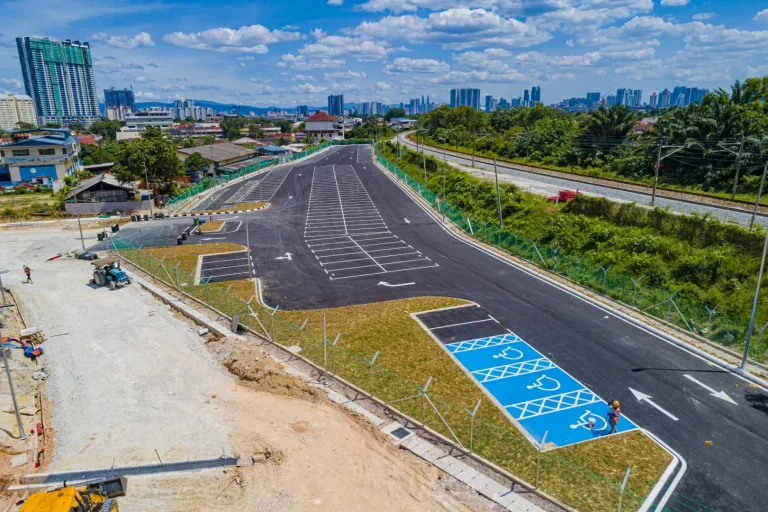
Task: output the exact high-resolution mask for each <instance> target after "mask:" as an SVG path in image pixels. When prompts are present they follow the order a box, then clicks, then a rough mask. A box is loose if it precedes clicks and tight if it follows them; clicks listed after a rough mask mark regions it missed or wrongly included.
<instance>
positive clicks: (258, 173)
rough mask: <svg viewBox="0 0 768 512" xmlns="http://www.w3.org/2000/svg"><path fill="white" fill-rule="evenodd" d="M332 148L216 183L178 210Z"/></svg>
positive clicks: (177, 215)
mask: <svg viewBox="0 0 768 512" xmlns="http://www.w3.org/2000/svg"><path fill="white" fill-rule="evenodd" d="M331 148H333V145H330V146H328V147H325V148H323V149H321V150H319V151H315V152H314V153H312V154H311V155H307V156H305V157H304V158H300V159H298V160H292V161H290V162H284V163H281V164H277V165H274V166H267V167H265V168H263V169H259V170H258V171H256V172H252V173H250V174H246V175H244V176H240V177H239V178H235V179H234V180H232V181H228V182H226V183H221V184H219V185H216V186H215V187H213V188H210V189H208V190H204V191H202V192H200V193H199V194H197V195H196V196H193V197H190V198H189V201H187V204H185V205H184V206H182V207H180V208H179V210H178V211H185V210H190V209H191V208H192V207H193V206H194V205H196V204H199V203H200V202H201V201H202V200H203V199H205V198H206V197H208V196H209V195H211V194H213V193H214V192H218V191H219V190H221V189H223V188H226V187H229V186H231V185H236V184H238V183H240V182H241V181H245V180H247V179H251V178H253V177H254V176H258V175H260V174H262V173H263V172H264V171H270V170H273V169H278V168H280V167H285V166H286V165H295V164H296V162H302V161H304V160H305V159H307V158H312V157H314V156H316V155H319V154H320V153H323V152H325V151H327V150H329V149H331ZM193 201H194V204H192V202H193ZM248 211H256V210H248ZM238 213H239V212H238ZM169 216H170V217H179V216H183V214H171V215H169Z"/></svg>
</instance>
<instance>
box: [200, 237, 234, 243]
mask: <svg viewBox="0 0 768 512" xmlns="http://www.w3.org/2000/svg"><path fill="white" fill-rule="evenodd" d="M226 239H227V237H225V236H212V237H210V238H201V239H200V240H202V241H203V242H205V241H207V240H226Z"/></svg>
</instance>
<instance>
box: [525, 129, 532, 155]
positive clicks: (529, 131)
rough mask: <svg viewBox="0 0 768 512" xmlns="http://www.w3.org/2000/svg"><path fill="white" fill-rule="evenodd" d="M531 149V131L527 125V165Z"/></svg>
mask: <svg viewBox="0 0 768 512" xmlns="http://www.w3.org/2000/svg"><path fill="white" fill-rule="evenodd" d="M530 149H531V129H530V128H528V125H525V163H526V164H527V163H528V154H529V153H530Z"/></svg>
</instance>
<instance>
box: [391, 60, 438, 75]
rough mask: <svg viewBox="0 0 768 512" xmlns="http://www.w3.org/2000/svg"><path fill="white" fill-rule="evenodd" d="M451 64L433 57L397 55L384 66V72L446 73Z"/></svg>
mask: <svg viewBox="0 0 768 512" xmlns="http://www.w3.org/2000/svg"><path fill="white" fill-rule="evenodd" d="M450 70H451V66H449V65H448V64H447V63H445V62H442V61H439V60H435V59H411V58H409V57H398V58H396V59H395V60H394V61H392V63H391V64H387V65H386V66H385V67H384V72H385V73H447V72H448V71H450Z"/></svg>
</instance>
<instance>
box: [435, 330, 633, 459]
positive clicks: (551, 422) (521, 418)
mask: <svg viewBox="0 0 768 512" xmlns="http://www.w3.org/2000/svg"><path fill="white" fill-rule="evenodd" d="M445 348H446V349H447V350H448V351H449V352H450V353H451V354H453V355H454V357H456V359H458V361H459V363H461V364H462V365H463V366H464V367H465V368H466V369H467V370H469V372H470V373H471V374H472V376H473V377H474V378H475V380H477V382H478V383H479V384H480V385H481V386H483V387H484V388H485V389H486V390H487V391H488V393H490V394H491V395H492V396H493V397H494V398H495V399H496V401H497V402H498V403H499V404H501V405H502V406H503V407H504V408H505V409H506V410H507V412H508V413H509V414H510V415H511V416H512V417H513V418H515V419H516V420H517V421H518V422H519V423H520V425H522V427H523V428H525V429H526V430H527V431H528V433H529V434H531V436H532V437H533V438H534V439H536V441H537V442H541V441H542V439H543V437H544V433H545V432H546V433H547V439H546V441H545V442H546V443H553V444H554V445H556V446H567V445H569V444H574V443H578V442H581V441H588V440H590V439H594V438H596V437H601V436H604V435H608V432H609V430H610V427H609V426H608V404H607V403H606V401H605V400H603V399H602V398H600V397H599V396H597V395H596V394H594V393H593V392H592V391H590V390H589V389H587V388H586V387H585V386H584V385H583V384H582V383H581V382H579V381H577V380H576V379H574V378H573V377H571V376H570V375H568V374H567V373H566V372H565V371H564V370H562V369H561V368H560V367H559V366H557V365H556V364H555V363H553V362H552V361H550V360H549V359H547V358H546V357H544V356H543V355H542V354H540V353H539V352H538V351H537V350H536V349H534V348H533V347H531V346H530V345H528V344H527V343H526V342H525V341H523V340H522V339H521V338H520V337H519V336H517V335H515V334H513V333H511V332H510V333H507V334H501V335H498V336H489V337H487V338H479V339H475V340H468V341H461V342H458V343H448V344H446V345H445ZM636 428H637V425H635V424H634V423H632V422H631V421H629V420H628V419H627V418H625V417H622V418H621V419H620V420H619V424H618V429H617V432H626V431H628V430H633V429H636Z"/></svg>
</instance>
